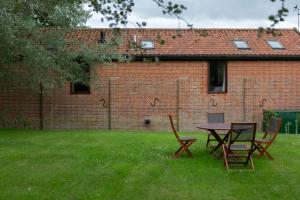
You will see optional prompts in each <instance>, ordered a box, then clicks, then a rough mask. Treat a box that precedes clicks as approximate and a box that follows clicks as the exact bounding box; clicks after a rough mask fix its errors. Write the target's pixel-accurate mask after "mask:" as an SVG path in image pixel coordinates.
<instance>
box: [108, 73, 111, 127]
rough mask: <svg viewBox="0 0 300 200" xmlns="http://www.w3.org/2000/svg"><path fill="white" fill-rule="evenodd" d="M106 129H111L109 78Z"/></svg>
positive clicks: (109, 82) (109, 81) (109, 83)
mask: <svg viewBox="0 0 300 200" xmlns="http://www.w3.org/2000/svg"><path fill="white" fill-rule="evenodd" d="M108 130H111V79H109V80H108Z"/></svg>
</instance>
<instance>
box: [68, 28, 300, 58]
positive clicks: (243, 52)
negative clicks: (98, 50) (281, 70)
mask: <svg viewBox="0 0 300 200" xmlns="http://www.w3.org/2000/svg"><path fill="white" fill-rule="evenodd" d="M278 31H279V33H280V34H278V35H275V36H274V35H272V34H267V33H261V34H259V32H258V31H257V29H193V30H191V29H121V33H122V38H123V43H122V45H121V46H120V47H119V51H120V53H123V54H128V55H136V56H138V55H143V56H147V55H148V56H150V55H151V56H225V57H226V56H240V57H243V56H244V57H247V56H272V57H276V56H280V57H285V56H287V57H288V56H294V57H299V58H300V33H299V32H298V31H297V30H294V29H278ZM100 32H104V33H105V34H106V36H107V38H109V37H110V36H111V32H112V30H111V29H81V30H77V31H75V32H74V33H72V37H77V38H79V39H81V40H84V41H85V42H87V43H88V44H98V40H99V37H100ZM134 38H135V40H136V43H137V44H138V45H140V42H141V40H152V41H153V42H154V49H147V50H144V49H142V50H136V49H131V48H130V42H129V41H130V40H132V41H133V40H134ZM234 40H245V41H246V42H247V43H248V45H249V47H250V49H238V48H237V47H236V46H235V45H234V43H233V41H234ZM267 40H277V41H278V42H280V43H281V44H282V45H283V46H284V47H285V48H284V49H272V48H271V47H270V46H269V44H268V43H267V42H266V41H267Z"/></svg>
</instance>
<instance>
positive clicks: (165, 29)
mask: <svg viewBox="0 0 300 200" xmlns="http://www.w3.org/2000/svg"><path fill="white" fill-rule="evenodd" d="M119 29H121V30H140V31H142V30H146V31H151V30H153V31H157V30H163V31H177V30H182V31H187V30H207V31H221V30H223V31H257V30H258V29H259V28H147V27H146V28H119ZM75 30H112V28H90V27H83V28H75ZM275 30H286V31H295V29H294V28H277V29H275Z"/></svg>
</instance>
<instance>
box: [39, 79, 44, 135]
mask: <svg viewBox="0 0 300 200" xmlns="http://www.w3.org/2000/svg"><path fill="white" fill-rule="evenodd" d="M43 93H44V92H43V84H42V82H41V83H40V129H41V130H43V129H44V116H43V112H44V109H43V104H44V95H43Z"/></svg>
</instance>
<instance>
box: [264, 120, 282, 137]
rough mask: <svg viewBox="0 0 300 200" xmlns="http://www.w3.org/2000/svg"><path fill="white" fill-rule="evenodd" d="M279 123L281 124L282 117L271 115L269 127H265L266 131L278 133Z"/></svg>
mask: <svg viewBox="0 0 300 200" xmlns="http://www.w3.org/2000/svg"><path fill="white" fill-rule="evenodd" d="M281 124H282V118H275V117H271V119H270V121H269V127H268V129H267V132H268V133H269V134H277V133H279V132H280V128H281Z"/></svg>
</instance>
